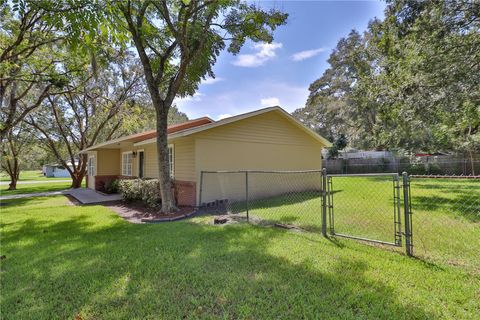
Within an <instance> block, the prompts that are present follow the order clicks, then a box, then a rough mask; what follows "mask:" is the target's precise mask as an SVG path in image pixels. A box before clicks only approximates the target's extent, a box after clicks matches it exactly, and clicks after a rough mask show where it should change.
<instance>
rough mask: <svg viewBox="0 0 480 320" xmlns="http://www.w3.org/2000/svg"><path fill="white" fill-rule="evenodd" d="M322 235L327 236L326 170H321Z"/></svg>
mask: <svg viewBox="0 0 480 320" xmlns="http://www.w3.org/2000/svg"><path fill="white" fill-rule="evenodd" d="M322 234H323V236H324V237H326V236H327V169H326V168H323V170H322Z"/></svg>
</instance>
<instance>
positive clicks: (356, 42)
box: [295, 0, 480, 154]
mask: <svg viewBox="0 0 480 320" xmlns="http://www.w3.org/2000/svg"><path fill="white" fill-rule="evenodd" d="M479 15H480V3H478V2H472V1H445V2H443V1H423V2H419V1H408V0H405V1H400V0H399V1H388V6H387V9H386V11H385V19H384V20H383V21H380V20H373V21H371V22H370V24H369V26H368V28H367V30H366V31H365V32H364V33H363V34H360V33H359V32H357V31H355V30H354V31H352V32H351V33H350V34H349V35H348V36H347V37H346V38H343V39H341V40H340V41H339V42H338V44H337V47H336V48H335V49H334V50H333V52H332V54H331V55H330V58H329V60H328V62H329V64H330V66H329V68H328V69H327V70H325V72H324V73H323V75H322V76H321V77H320V78H319V79H317V80H316V81H314V82H313V83H312V84H311V85H310V95H309V98H308V101H307V103H306V106H305V107H304V108H301V109H298V110H296V111H295V115H296V116H297V117H298V118H299V119H300V120H301V121H302V122H304V123H305V124H307V125H309V126H311V127H312V128H314V129H316V130H317V131H319V132H321V133H323V134H325V135H326V136H328V137H329V138H331V139H335V138H336V137H338V136H339V135H340V134H345V135H346V136H347V137H348V139H349V141H350V143H351V145H352V146H355V147H361V148H375V149H385V148H388V149H395V148H397V149H404V150H407V151H418V150H423V151H451V152H467V153H470V154H471V153H472V152H475V151H478V150H479V148H480V137H479V136H480V134H479V129H480V86H479V83H480V32H479V31H480V30H479V29H480V17H479Z"/></svg>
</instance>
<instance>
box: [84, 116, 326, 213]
mask: <svg viewBox="0 0 480 320" xmlns="http://www.w3.org/2000/svg"><path fill="white" fill-rule="evenodd" d="M168 143H169V145H168V150H169V154H170V174H171V176H172V178H173V180H174V184H175V190H176V200H177V203H178V205H180V206H181V205H191V206H195V205H198V204H199V193H200V180H201V176H202V174H201V172H202V171H217V170H321V168H322V160H321V151H322V148H324V147H328V146H330V143H329V142H328V141H327V140H326V139H324V138H323V137H321V136H319V135H318V134H317V133H315V132H314V131H312V130H310V129H309V128H307V127H305V126H303V125H302V124H301V123H300V122H299V121H297V120H296V119H295V118H293V117H292V116H291V115H290V114H289V113H287V112H286V111H284V110H283V109H281V108H280V107H270V108H265V109H260V110H257V111H253V112H249V113H245V114H241V115H238V116H234V117H230V118H226V119H222V120H219V121H213V120H212V119H210V118H208V117H203V118H199V119H195V120H190V121H187V122H185V123H181V124H177V125H172V126H169V127H168ZM81 153H83V154H87V155H88V174H87V187H88V188H91V189H98V188H99V186H101V185H102V184H104V183H106V182H107V181H109V180H112V179H118V178H120V179H122V178H132V177H138V178H157V177H158V162H157V150H156V132H155V131H154V130H153V131H147V132H144V133H139V134H134V135H130V136H126V137H122V138H118V139H114V140H111V141H107V142H104V143H101V144H98V145H95V146H92V147H90V148H88V149H85V150H83V151H81ZM317 180H318V179H317ZM315 183H316V184H318V183H319V181H315ZM215 199H221V196H220V195H218V194H217V192H216V191H215V188H210V189H209V190H206V189H205V190H203V198H202V202H203V201H206V200H215Z"/></svg>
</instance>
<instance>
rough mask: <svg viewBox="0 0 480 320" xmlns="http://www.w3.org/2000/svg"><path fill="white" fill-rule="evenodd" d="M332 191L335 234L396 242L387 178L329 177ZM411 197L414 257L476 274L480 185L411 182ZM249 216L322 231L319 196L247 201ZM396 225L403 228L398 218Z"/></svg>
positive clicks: (236, 209) (472, 182)
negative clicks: (248, 202)
mask: <svg viewBox="0 0 480 320" xmlns="http://www.w3.org/2000/svg"><path fill="white" fill-rule="evenodd" d="M332 190H333V203H334V226H335V232H336V233H342V234H347V235H353V236H357V237H362V238H369V239H375V240H380V241H386V242H394V241H395V227H394V206H393V204H394V201H393V182H392V179H391V178H385V177H333V180H332ZM411 196H412V211H413V217H412V219H413V241H414V253H415V255H416V256H417V257H421V258H423V259H426V260H427V261H431V262H435V263H440V264H443V265H448V264H453V265H459V266H462V267H464V268H465V269H469V270H476V271H478V272H480V255H479V254H478V250H479V249H478V248H480V181H479V180H465V179H412V182H411ZM402 197H403V196H402ZM400 205H401V210H402V213H403V203H400ZM244 210H245V203H237V204H236V205H234V206H233V211H234V212H242V211H244ZM249 213H250V216H252V217H259V218H261V219H263V220H266V221H268V222H282V223H288V224H294V225H299V226H301V227H303V228H304V229H307V230H310V231H314V232H320V230H321V201H320V197H319V193H318V192H302V193H290V194H287V195H282V196H278V197H274V198H269V199H263V200H256V201H251V202H250V208H249ZM400 221H401V223H402V228H403V225H404V221H403V214H401V219H400ZM402 250H403V249H402Z"/></svg>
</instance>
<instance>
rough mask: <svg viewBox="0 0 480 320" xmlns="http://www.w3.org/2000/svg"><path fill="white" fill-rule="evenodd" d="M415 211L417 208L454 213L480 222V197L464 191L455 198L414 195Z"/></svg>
mask: <svg viewBox="0 0 480 320" xmlns="http://www.w3.org/2000/svg"><path fill="white" fill-rule="evenodd" d="M412 206H413V211H415V210H416V209H418V210H422V211H427V212H428V213H429V214H444V212H448V213H452V214H454V215H457V216H461V217H463V218H465V219H466V220H467V221H470V222H473V223H478V222H480V199H479V198H477V197H475V196H472V194H470V193H462V194H460V195H458V196H456V197H454V198H446V197H441V196H436V195H432V196H417V195H414V194H413V195H412Z"/></svg>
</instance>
